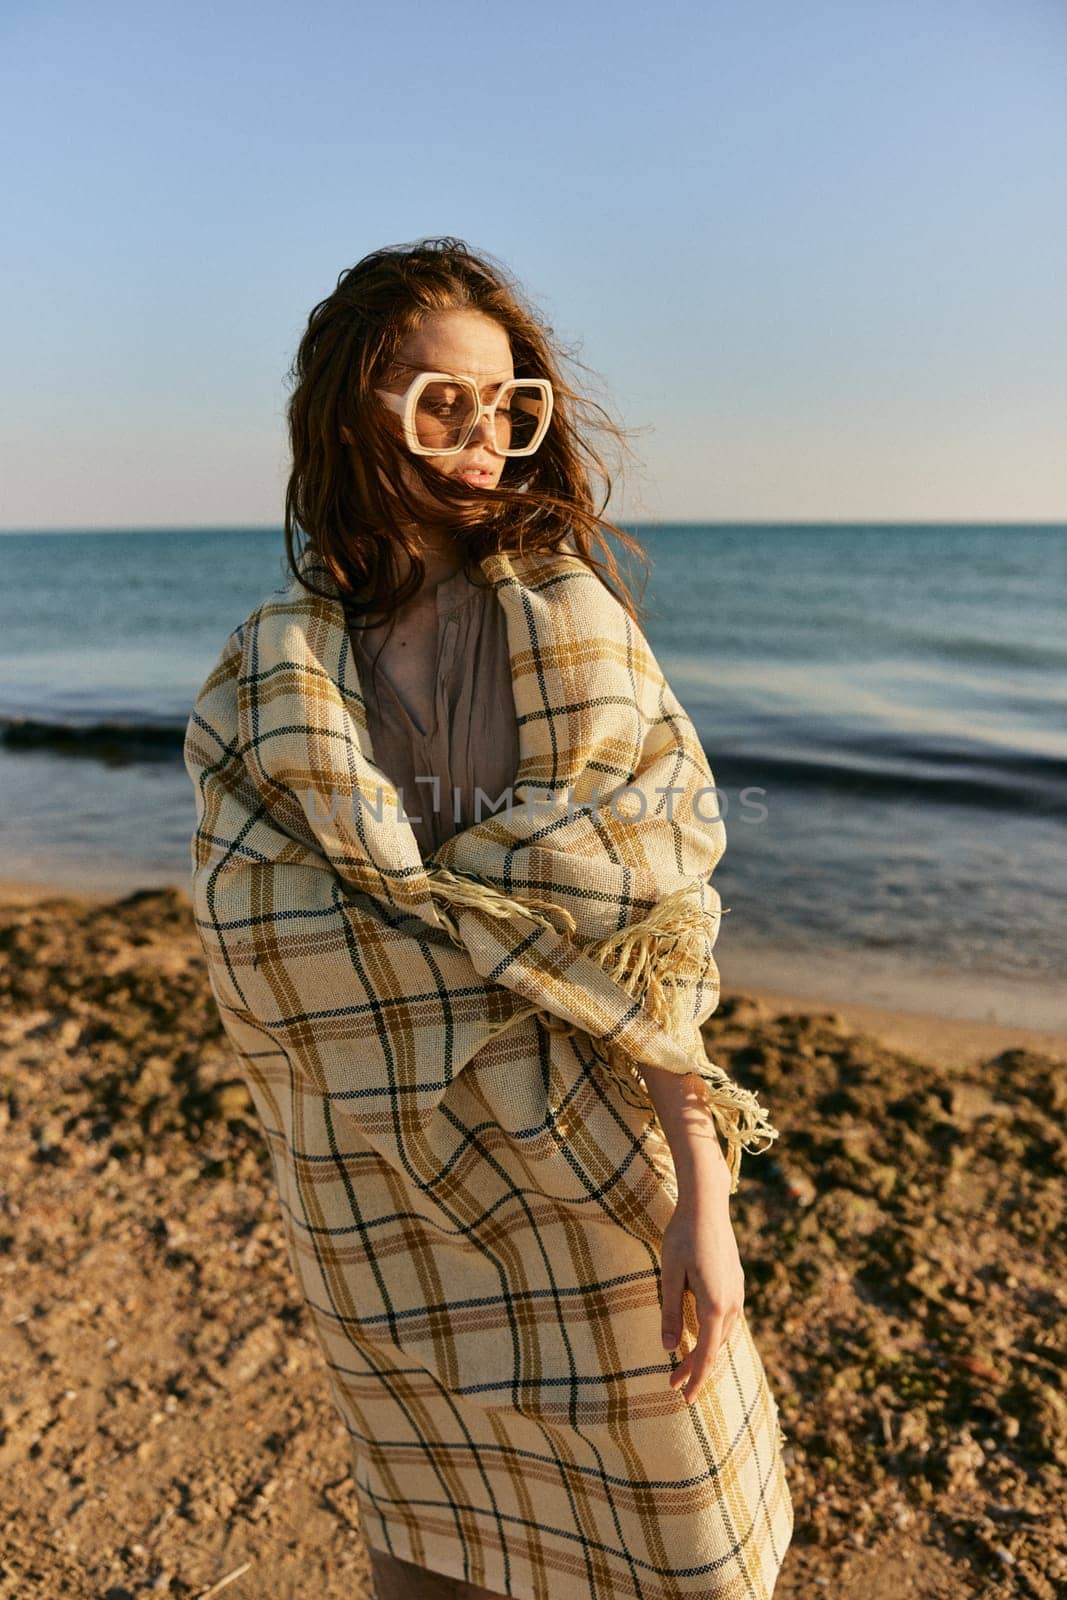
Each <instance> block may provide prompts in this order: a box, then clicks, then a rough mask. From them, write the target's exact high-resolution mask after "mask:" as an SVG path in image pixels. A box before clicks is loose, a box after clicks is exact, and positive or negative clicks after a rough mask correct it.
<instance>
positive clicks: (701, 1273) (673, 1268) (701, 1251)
mask: <svg viewBox="0 0 1067 1600" xmlns="http://www.w3.org/2000/svg"><path fill="white" fill-rule="evenodd" d="M662 1282H663V1321H662V1331H663V1344H664V1348H665V1349H668V1350H674V1349H676V1348H677V1346H678V1343H679V1341H680V1339H681V1334H682V1328H683V1326H684V1321H683V1316H682V1299H683V1295H684V1294H685V1292H686V1290H687V1289H688V1290H689V1291H690V1292H691V1293H692V1295H693V1298H694V1299H695V1301H696V1311H697V1319H698V1322H699V1332H698V1336H697V1342H696V1344H695V1346H694V1347H693V1349H692V1350H691V1351H690V1352H689V1354H688V1355H687V1356H686V1357H685V1359H684V1360H683V1361H681V1362H680V1363H679V1365H678V1366H677V1367H676V1368H675V1370H674V1372H672V1374H671V1378H670V1384H671V1388H672V1389H681V1388H683V1386H687V1387H685V1398H686V1401H687V1403H688V1404H690V1405H692V1403H693V1401H694V1400H695V1399H696V1398H697V1396H698V1395H699V1393H700V1391H701V1389H702V1387H703V1385H704V1384H705V1382H706V1381H707V1378H708V1376H709V1374H710V1373H711V1370H712V1368H713V1367H714V1365H715V1362H716V1360H717V1358H718V1355H719V1352H720V1350H721V1349H722V1346H723V1345H724V1344H725V1343H726V1341H727V1340H728V1339H729V1337H730V1334H731V1332H732V1331H733V1328H734V1325H735V1323H736V1322H737V1319H738V1317H739V1316H740V1315H741V1313H742V1310H743V1308H744V1301H745V1273H744V1268H743V1267H742V1265H741V1257H740V1255H739V1253H738V1249H737V1240H736V1239H735V1237H734V1230H733V1224H732V1223H731V1221H730V1207H729V1199H728V1195H727V1193H726V1191H725V1189H724V1187H723V1185H722V1184H718V1185H716V1184H712V1185H710V1186H708V1187H704V1188H701V1189H698V1190H697V1191H696V1192H695V1193H694V1194H693V1195H692V1196H687V1197H683V1198H681V1199H680V1200H679V1202H678V1205H677V1206H676V1208H675V1212H674V1215H673V1217H672V1218H671V1220H670V1222H669V1223H668V1224H667V1226H666V1228H665V1229H664V1233H663V1268H662Z"/></svg>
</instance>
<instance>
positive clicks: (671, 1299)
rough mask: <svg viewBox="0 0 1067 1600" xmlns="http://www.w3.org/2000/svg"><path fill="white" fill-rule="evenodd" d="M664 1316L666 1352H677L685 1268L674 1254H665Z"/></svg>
mask: <svg viewBox="0 0 1067 1600" xmlns="http://www.w3.org/2000/svg"><path fill="white" fill-rule="evenodd" d="M661 1282H662V1286H663V1316H662V1319H661V1323H660V1328H661V1332H662V1337H663V1348H664V1350H677V1348H678V1344H679V1341H680V1340H681V1337H682V1296H683V1294H684V1293H685V1268H684V1267H683V1266H681V1265H680V1264H679V1263H678V1261H676V1260H675V1258H674V1255H673V1252H672V1251H668V1250H665V1251H664V1254H663V1271H662V1276H661Z"/></svg>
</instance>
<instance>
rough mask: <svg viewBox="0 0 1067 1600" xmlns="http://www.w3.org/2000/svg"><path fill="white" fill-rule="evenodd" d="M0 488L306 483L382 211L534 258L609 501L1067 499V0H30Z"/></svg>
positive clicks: (205, 503) (258, 514)
mask: <svg viewBox="0 0 1067 1600" xmlns="http://www.w3.org/2000/svg"><path fill="white" fill-rule="evenodd" d="M0 106H2V109H0V129H2V132H3V145H4V151H5V159H4V169H5V190H6V194H5V202H4V206H3V215H2V222H0V228H2V230H3V236H4V237H3V252H2V257H3V263H4V264H3V268H2V272H3V279H2V281H3V283H4V293H3V296H2V302H0V305H2V309H0V317H2V322H3V326H2V339H3V354H4V358H3V362H2V367H0V393H2V408H3V422H2V447H0V449H2V453H0V490H2V493H0V527H5V528H27V527H104V526H126V527H129V526H139V525H166V526H174V525H182V524H193V525H211V524H233V523H246V524H247V523H251V524H256V523H274V524H276V523H278V522H280V520H281V514H282V495H283V489H284V482H285V475H286V441H285V430H284V406H285V400H286V395H287V386H286V377H285V374H286V370H287V368H288V365H289V362H290V360H291V358H292V355H293V353H294V351H295V348H296V345H297V342H298V340H299V337H300V334H301V331H302V329H303V326H304V323H305V320H306V317H307V314H308V312H309V310H310V309H311V307H312V306H313V305H314V304H315V303H316V302H317V301H318V300H319V299H321V298H322V297H323V296H324V295H326V294H328V293H329V292H330V291H331V289H332V288H333V287H334V285H335V283H336V280H337V275H338V273H339V272H340V271H341V270H342V269H343V268H344V267H346V266H349V265H351V264H352V263H353V262H355V261H357V260H358V259H359V258H360V256H362V255H364V254H365V253H366V252H367V251H369V250H371V249H374V248H377V247H378V246H381V245H383V244H392V243H398V242H401V241H404V240H411V239H415V238H418V237H421V236H424V235H427V234H441V233H451V234H456V235H459V236H460V237H461V238H464V239H466V240H467V241H468V242H469V243H471V244H472V245H474V246H475V247H476V248H483V249H485V250H488V251H490V252H491V253H492V254H493V255H494V256H495V257H497V258H498V259H500V260H503V261H504V262H505V263H506V264H507V265H508V266H509V267H510V268H511V269H512V271H513V272H514V273H515V274H516V275H517V276H518V278H519V279H520V281H521V282H522V284H523V285H524V286H525V288H526V290H527V292H528V294H529V295H530V297H531V298H532V299H533V301H534V302H535V304H536V305H537V306H539V307H540V309H541V310H542V312H543V313H544V315H545V316H546V317H547V318H548V320H549V322H550V323H551V324H552V326H553V327H554V328H555V329H556V331H557V333H558V334H559V335H560V336H561V337H562V338H563V339H564V340H566V341H567V342H568V343H571V344H573V345H575V346H576V348H577V352H578V354H579V356H580V358H581V359H582V360H583V361H584V362H585V363H586V364H587V366H589V367H590V368H592V369H593V371H594V373H595V374H596V378H595V380H593V393H594V395H595V396H596V397H597V398H598V399H601V400H602V401H605V400H606V401H607V403H608V404H609V406H610V408H611V409H612V411H613V413H614V414H615V415H617V416H618V417H619V418H620V419H621V420H622V421H623V422H625V423H626V424H628V425H629V426H630V427H632V428H634V429H639V430H642V431H641V432H639V433H638V434H637V436H636V437H635V438H634V439H633V449H634V451H635V453H636V457H637V460H636V462H635V463H634V464H632V465H631V467H630V468H629V470H628V472H627V476H626V482H625V484H624V485H623V492H622V493H620V494H619V495H617V496H616V498H615V500H614V501H613V503H612V508H611V509H612V511H613V512H614V514H615V515H616V516H619V517H623V518H630V517H632V518H635V519H636V518H646V517H647V518H667V519H704V518H707V519H709V520H723V519H744V518H753V519H779V518H780V519H783V520H790V519H797V520H801V519H819V518H827V519H830V518H844V519H850V518H856V519H873V520H880V519H886V520H892V519H901V520H909V519H931V520H937V519H952V520H956V519H976V520H1001V519H1007V520H1013V519H1020V520H1027V519H1032V520H1048V519H1055V520H1061V519H1067V4H1064V0H833V3H831V0H802V3H798V0H775V3H761V0H729V3H720V0H700V3H697V0H692V3H686V4H678V3H671V0H659V3H656V4H647V3H642V4H636V3H634V0H616V3H614V4H607V3H602V4H596V5H594V4H589V3H584V4H583V3H582V0H578V3H577V4H568V3H561V0H528V3H527V4H522V3H520V0H510V3H508V4H499V3H497V4H488V3H486V0H468V3H465V4H463V3H453V4H449V5H442V4H434V5H431V4H415V3H412V0H389V3H388V4H386V3H384V0H379V3H376V4H374V5H360V4H353V3H352V0H345V3H337V4H335V3H321V0H319V3H316V0H310V3H309V4H307V5H302V6H297V5H294V4H292V3H287V4H285V5H282V4H280V3H278V0H257V3H256V4H254V5H253V4H248V3H245V0H241V3H237V4H232V3H226V0H217V3H214V4H211V5H202V4H199V3H196V0H193V3H182V4H168V5H159V4H154V3H153V0H136V3H122V4H119V3H115V0H101V3H99V4H85V3H79V4H73V3H70V0H65V3H64V0H61V3H57V4H50V5H43V4H28V3H25V0H5V4H4V5H3V7H2V9H0Z"/></svg>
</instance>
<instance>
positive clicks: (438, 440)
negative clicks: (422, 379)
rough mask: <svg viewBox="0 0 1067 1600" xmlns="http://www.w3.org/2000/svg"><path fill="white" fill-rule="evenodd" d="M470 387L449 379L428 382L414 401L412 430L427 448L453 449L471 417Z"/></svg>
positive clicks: (473, 402)
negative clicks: (413, 427) (413, 424)
mask: <svg viewBox="0 0 1067 1600" xmlns="http://www.w3.org/2000/svg"><path fill="white" fill-rule="evenodd" d="M474 413H475V399H474V390H473V388H468V387H467V386H466V385H465V384H462V383H457V382H456V381H455V380H452V379H448V380H446V379H435V381H434V382H433V383H428V384H427V385H426V387H425V388H424V389H423V391H422V393H421V394H420V395H419V397H418V400H417V401H416V403H415V433H416V436H417V438H418V441H419V443H420V444H421V445H423V446H424V448H425V449H427V450H456V449H458V448H459V447H460V446H461V445H462V444H463V442H464V440H465V439H466V437H467V434H468V433H469V432H470V427H471V423H472V422H473V420H474Z"/></svg>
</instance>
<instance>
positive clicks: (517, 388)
mask: <svg viewBox="0 0 1067 1600" xmlns="http://www.w3.org/2000/svg"><path fill="white" fill-rule="evenodd" d="M544 411H545V397H544V395H543V394H542V393H541V390H540V389H538V388H537V387H536V386H533V385H530V384H522V383H515V384H511V385H509V386H508V387H507V388H505V389H504V390H503V392H502V394H501V396H500V402H499V404H498V406H497V410H496V442H497V449H498V450H528V449H529V447H530V445H531V444H533V442H534V440H535V439H536V437H537V435H538V432H539V431H540V428H541V418H542V416H543V415H544Z"/></svg>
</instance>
